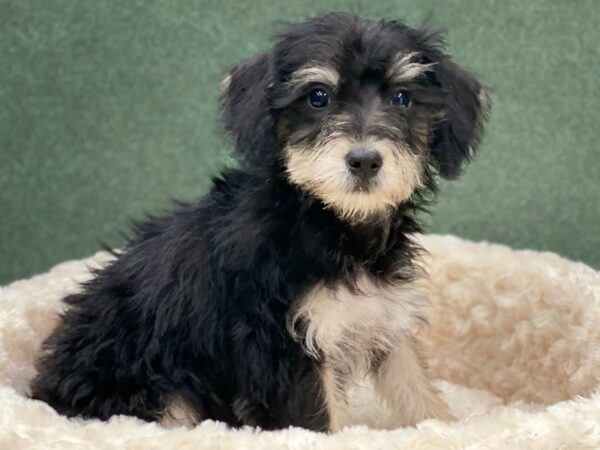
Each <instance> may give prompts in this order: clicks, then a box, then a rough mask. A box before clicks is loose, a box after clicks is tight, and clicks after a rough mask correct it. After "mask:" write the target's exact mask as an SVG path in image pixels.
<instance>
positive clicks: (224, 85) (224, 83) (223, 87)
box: [219, 73, 231, 95]
mask: <svg viewBox="0 0 600 450" xmlns="http://www.w3.org/2000/svg"><path fill="white" fill-rule="evenodd" d="M230 84H231V74H229V73H226V74H225V75H224V76H223V78H221V81H219V93H220V94H221V95H223V94H225V92H227V89H229V85H230Z"/></svg>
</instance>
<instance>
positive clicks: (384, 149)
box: [284, 133, 422, 220]
mask: <svg viewBox="0 0 600 450" xmlns="http://www.w3.org/2000/svg"><path fill="white" fill-rule="evenodd" d="M355 146H366V147H368V148H372V149H374V150H377V151H378V152H379V153H380V154H381V157H382V159H383V165H382V167H381V169H380V170H379V173H378V174H377V176H376V179H375V182H376V186H374V188H373V189H372V190H371V191H369V192H356V191H355V190H354V187H353V179H352V176H351V174H350V172H349V171H348V169H347V167H346V161H345V157H346V154H347V153H348V152H349V151H350V149H351V148H353V147H355ZM284 155H285V159H286V166H287V175H288V177H289V179H290V181H291V182H292V183H294V184H296V185H298V186H300V187H301V188H304V189H306V190H307V191H308V192H310V193H311V194H313V195H315V196H316V197H317V198H319V199H321V200H322V201H323V202H324V203H325V204H326V205H327V206H329V207H331V208H333V209H334V210H335V211H336V212H337V213H338V214H339V215H340V216H342V217H344V218H348V219H352V220H360V219H364V218H366V217H368V216H371V215H374V214H378V213H382V212H385V211H387V210H388V209H389V208H390V207H393V206H395V205H397V204H398V203H400V202H402V201H405V200H408V199H409V198H410V196H411V195H412V193H413V192H414V190H415V189H416V188H417V187H418V186H420V185H421V183H422V180H421V177H422V161H421V159H420V157H419V156H418V155H415V154H413V153H411V152H409V151H408V150H405V149H404V148H402V147H401V146H399V145H398V144H396V143H394V142H392V141H389V140H371V139H367V140H365V141H363V142H356V141H354V140H352V139H350V138H348V137H346V136H339V135H336V134H335V133H333V134H332V135H331V136H330V137H329V138H328V139H326V140H325V141H324V142H321V143H318V144H317V145H316V147H315V148H304V147H299V146H289V147H287V148H285V150H284Z"/></svg>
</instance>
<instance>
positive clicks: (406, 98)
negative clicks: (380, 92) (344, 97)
mask: <svg viewBox="0 0 600 450" xmlns="http://www.w3.org/2000/svg"><path fill="white" fill-rule="evenodd" d="M390 103H391V104H392V105H394V106H400V107H401V108H408V107H409V106H410V95H409V94H408V91H407V90H406V89H398V90H397V91H396V92H394V94H393V95H392V99H391V100H390Z"/></svg>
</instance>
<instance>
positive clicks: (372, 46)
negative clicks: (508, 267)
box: [222, 14, 487, 221]
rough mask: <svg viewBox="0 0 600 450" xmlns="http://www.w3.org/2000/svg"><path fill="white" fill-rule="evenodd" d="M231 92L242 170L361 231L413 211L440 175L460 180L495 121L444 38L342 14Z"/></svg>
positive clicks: (288, 35)
mask: <svg viewBox="0 0 600 450" xmlns="http://www.w3.org/2000/svg"><path fill="white" fill-rule="evenodd" d="M222 90H223V100H224V118H225V126H226V128H227V129H228V130H229V132H230V133H231V134H232V135H233V137H234V138H235V140H236V149H237V151H238V153H239V154H240V156H241V158H242V161H243V162H245V163H246V164H248V165H251V166H264V167H266V166H268V167H270V169H269V170H274V169H273V168H274V167H278V168H281V169H280V170H283V171H284V172H285V174H286V176H287V178H288V179H289V181H290V182H291V183H293V184H295V185H297V186H299V187H300V188H301V189H302V190H303V191H305V192H306V193H308V194H309V195H312V196H314V197H316V198H318V199H320V200H321V201H322V202H323V203H324V204H325V205H327V206H329V207H331V208H332V209H334V210H335V211H336V212H337V213H338V214H339V215H340V216H341V217H343V218H347V219H350V220H355V221H357V220H362V219H366V218H368V217H371V216H376V215H380V214H385V213H386V211H389V210H390V209H392V208H394V207H396V206H398V205H399V204H402V203H403V202H406V201H408V200H409V199H410V198H411V196H412V195H413V193H414V192H415V191H416V190H418V189H419V188H420V187H423V186H425V185H428V184H430V183H429V181H430V177H431V173H432V170H431V169H432V168H433V169H436V170H437V171H438V172H439V173H440V174H441V175H442V176H445V177H447V178H452V177H454V176H456V175H457V174H458V172H459V170H460V167H461V164H462V162H463V161H464V160H466V159H468V158H469V157H470V156H471V154H472V152H473V151H474V147H475V146H476V144H477V142H478V140H479V136H480V129H481V123H482V121H483V118H484V117H485V115H486V112H487V104H486V101H485V99H486V95H485V93H484V91H483V90H482V88H481V86H480V84H479V83H478V82H477V81H476V80H475V79H474V78H473V77H472V76H471V75H469V74H467V73H466V72H464V71H463V70H461V69H460V68H458V66H456V65H455V64H454V63H453V62H451V61H450V59H449V57H448V56H446V55H445V54H443V53H442V51H441V43H440V40H439V37H438V36H437V35H435V34H431V33H428V32H426V31H418V30H413V29H411V28H408V27H406V26H404V25H402V24H400V23H398V22H391V21H387V22H371V21H366V20H362V19H359V18H356V17H353V16H349V15H342V14H330V15H327V16H323V17H319V18H316V19H312V20H310V21H308V22H305V23H301V24H297V25H293V26H291V27H290V28H289V29H288V30H287V31H286V32H284V33H283V34H281V35H280V36H279V39H278V40H277V42H276V43H275V45H274V47H273V48H272V49H271V50H269V51H268V52H266V53H264V54H262V55H259V56H258V57H256V58H254V59H252V60H250V61H246V62H244V63H242V64H240V65H239V66H237V67H236V68H234V69H232V70H231V71H230V72H229V73H228V74H227V76H226V77H225V79H224V82H223V84H222ZM274 162H275V164H273V163H274Z"/></svg>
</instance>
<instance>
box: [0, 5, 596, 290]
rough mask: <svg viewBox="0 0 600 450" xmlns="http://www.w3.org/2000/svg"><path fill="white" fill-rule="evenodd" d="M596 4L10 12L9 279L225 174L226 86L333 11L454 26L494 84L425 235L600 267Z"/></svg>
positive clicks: (5, 194) (2, 244) (0, 58)
mask: <svg viewBox="0 0 600 450" xmlns="http://www.w3.org/2000/svg"><path fill="white" fill-rule="evenodd" d="M599 8H600V7H599V4H598V2H597V0H577V1H564V0H547V1H542V0H534V1H533V0H527V1H525V0H468V1H460V2H459V1H448V0H421V1H401V0H380V1H377V0H364V1H341V0H331V1H321V2H311V1H309V0H294V1H290V2H277V1H273V0H259V1H256V0H254V1H246V2H241V1H233V0H218V1H215V0H207V1H187V0H178V1H162V2H158V1H151V0H145V1H134V0H128V1H122V2H115V1H113V2H109V1H100V0H87V1H84V0H79V1H75V0H52V1H48V0H38V1H30V0H0V283H5V282H8V281H10V280H13V279H16V278H20V277H25V276H29V275H32V274H34V273H38V272H41V271H44V270H46V269H48V268H49V267H50V266H51V265H53V264H55V263H57V262H59V261H61V260H65V259H68V258H78V257H83V256H86V255H89V254H91V253H93V252H95V251H96V250H98V249H99V242H100V241H102V242H106V243H108V244H110V245H120V244H121V243H122V242H123V241H122V238H121V236H120V234H119V232H120V231H126V230H127V228H128V224H129V223H130V221H131V220H132V219H137V218H140V217H142V215H143V214H144V213H149V212H156V211H160V210H164V209H165V208H166V207H167V206H168V204H169V201H170V199H171V198H184V199H188V198H193V197H195V196H198V195H201V194H202V193H204V192H206V189H207V188H208V184H209V179H210V175H211V174H214V173H215V172H216V171H218V170H219V168H221V167H222V166H223V164H224V163H226V162H227V158H228V157H227V151H228V149H227V145H228V144H227V142H226V140H225V139H223V138H222V137H221V135H220V131H219V126H218V124H217V83H218V79H219V74H220V73H221V72H223V71H224V70H225V69H227V68H228V67H229V66H231V65H232V64H234V63H235V62H237V61H239V60H240V59H242V58H245V57H248V56H250V55H252V54H254V53H256V52H258V51H259V50H261V49H263V48H265V47H266V46H267V45H268V42H269V38H270V36H271V35H272V34H273V33H274V31H275V30H276V29H277V26H276V23H277V21H282V20H297V19H301V18H304V17H308V16H312V15H316V14H320V13H323V12H327V11H330V10H345V11H350V12H355V13H359V14H362V15H365V16H369V17H373V18H382V17H386V18H402V19H404V20H405V21H406V22H407V23H408V24H410V25H413V26H416V25H419V24H420V23H421V22H422V21H423V20H424V19H425V18H426V17H427V16H428V15H429V14H433V23H434V24H435V25H437V26H441V27H444V28H447V29H448V30H449V34H448V41H449V44H450V47H449V48H450V52H451V53H452V54H453V56H454V58H455V60H456V61H457V62H459V63H460V64H461V65H463V66H464V67H466V68H468V69H470V70H472V71H473V72H475V73H476V74H478V76H479V77H480V79H481V81H482V82H483V83H484V84H486V85H487V86H489V87H490V88H491V95H492V98H493V102H494V107H493V111H492V116H491V120H490V123H489V126H488V129H487V133H486V137H485V140H484V143H483V145H482V148H481V152H480V155H479V157H478V158H477V159H476V160H475V162H474V163H473V164H472V165H471V166H470V167H469V170H467V172H466V174H465V176H464V177H462V178H461V179H460V180H458V181H456V182H452V183H447V184H445V185H444V186H443V191H442V194H441V195H440V198H439V201H438V204H437V206H436V207H435V208H434V209H433V214H432V216H431V217H430V218H429V219H428V221H429V230H431V231H433V232H438V233H454V234H457V235H460V236H464V237H467V238H470V239H475V240H489V241H495V242H502V243H506V244H509V245H512V246H514V247H518V248H534V249H542V250H551V251H555V252H558V253H560V254H562V255H564V256H566V257H569V258H571V259H576V260H583V261H585V262H586V263H588V264H590V265H592V266H595V267H599V266H600V229H599V228H600V227H599V220H600V200H599V198H600V181H599V180H600V162H599V161H600V154H599V149H598V138H597V137H596V134H597V129H598V118H599V108H598V101H599V99H598V91H599V86H598V84H599V73H600V58H599V56H600V55H599V51H598V43H599V42H600V36H599V31H598V29H599V26H598V17H599Z"/></svg>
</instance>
